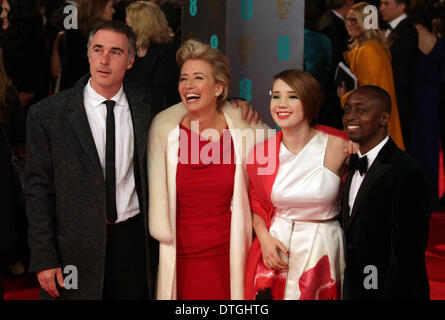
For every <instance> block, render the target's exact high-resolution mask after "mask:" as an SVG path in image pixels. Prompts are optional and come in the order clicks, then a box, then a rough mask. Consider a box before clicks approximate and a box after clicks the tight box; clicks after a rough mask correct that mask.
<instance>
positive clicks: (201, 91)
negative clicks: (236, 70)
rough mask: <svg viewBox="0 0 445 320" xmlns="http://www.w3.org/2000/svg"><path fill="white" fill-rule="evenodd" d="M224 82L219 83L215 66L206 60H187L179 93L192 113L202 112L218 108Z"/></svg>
mask: <svg viewBox="0 0 445 320" xmlns="http://www.w3.org/2000/svg"><path fill="white" fill-rule="evenodd" d="M223 87H224V86H223V84H221V83H217V82H216V81H215V78H214V76H213V67H212V66H211V65H210V63H208V62H206V61H204V60H198V59H196V60H195V59H190V60H187V61H186V62H185V63H184V64H183V65H182V68H181V75H180V78H179V86H178V90H179V94H180V95H181V100H182V102H183V103H184V105H185V106H186V108H187V110H188V111H189V112H190V113H198V112H199V113H200V112H203V111H208V110H212V108H214V109H215V110H216V108H217V103H216V101H217V98H218V96H219V95H220V94H222V91H223Z"/></svg>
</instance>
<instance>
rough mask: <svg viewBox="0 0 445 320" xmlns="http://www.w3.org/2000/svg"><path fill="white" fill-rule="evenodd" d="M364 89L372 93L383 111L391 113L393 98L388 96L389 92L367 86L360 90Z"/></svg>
mask: <svg viewBox="0 0 445 320" xmlns="http://www.w3.org/2000/svg"><path fill="white" fill-rule="evenodd" d="M362 89H364V90H366V91H372V93H373V95H374V99H376V100H377V102H378V104H379V105H381V106H382V108H383V110H384V111H385V112H388V113H391V96H390V95H389V94H388V92H386V90H384V89H382V88H380V87H377V86H373V85H366V86H362V87H359V88H358V90H362Z"/></svg>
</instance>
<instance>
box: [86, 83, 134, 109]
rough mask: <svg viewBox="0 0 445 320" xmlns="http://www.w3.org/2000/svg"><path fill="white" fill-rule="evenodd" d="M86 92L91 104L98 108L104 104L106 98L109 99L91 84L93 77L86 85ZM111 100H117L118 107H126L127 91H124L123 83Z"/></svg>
mask: <svg viewBox="0 0 445 320" xmlns="http://www.w3.org/2000/svg"><path fill="white" fill-rule="evenodd" d="M85 88H86V94H87V97H88V101H90V103H91V106H92V107H93V108H96V107H98V106H100V105H102V104H103V102H104V101H105V100H108V99H106V98H104V97H103V96H102V95H100V94H99V93H97V92H96V90H94V89H93V87H92V86H91V78H90V80H88V83H87V85H86V87H85ZM109 100H113V101H116V105H115V106H116V107H125V105H126V104H125V93H124V86H123V85H121V88H120V89H119V91H118V92H117V93H116V94H115V95H114V96H113V97H112V98H111V99H109Z"/></svg>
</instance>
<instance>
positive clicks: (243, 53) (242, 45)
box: [238, 36, 255, 62]
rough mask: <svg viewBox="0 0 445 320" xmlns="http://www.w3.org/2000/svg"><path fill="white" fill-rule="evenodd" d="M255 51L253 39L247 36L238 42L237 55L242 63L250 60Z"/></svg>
mask: <svg viewBox="0 0 445 320" xmlns="http://www.w3.org/2000/svg"><path fill="white" fill-rule="evenodd" d="M254 49H255V39H254V38H252V37H249V36H245V37H242V38H241V39H240V40H239V42H238V53H239V56H240V58H241V61H242V62H247V61H249V60H250V58H251V57H252V54H253V50H254Z"/></svg>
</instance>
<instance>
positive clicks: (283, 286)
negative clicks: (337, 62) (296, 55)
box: [245, 70, 353, 300]
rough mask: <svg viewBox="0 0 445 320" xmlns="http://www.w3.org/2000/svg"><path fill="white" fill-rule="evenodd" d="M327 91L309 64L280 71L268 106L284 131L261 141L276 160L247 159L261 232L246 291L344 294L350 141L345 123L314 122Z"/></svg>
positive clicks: (285, 295) (267, 295) (275, 295)
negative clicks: (265, 169) (341, 207)
mask: <svg viewBox="0 0 445 320" xmlns="http://www.w3.org/2000/svg"><path fill="white" fill-rule="evenodd" d="M322 98H323V95H322V92H321V89H320V86H319V84H318V82H317V81H316V80H315V79H314V78H313V77H312V76H311V75H309V74H308V73H306V72H305V71H301V70H285V71H283V72H281V73H279V74H278V75H276V76H275V81H274V84H273V88H272V90H271V102H270V112H271V114H272V117H273V119H274V120H275V122H276V124H277V125H278V126H279V127H281V131H279V132H278V133H277V135H276V136H275V137H272V138H271V139H269V140H268V141H266V142H265V143H264V144H262V145H258V146H256V149H258V148H264V149H265V150H266V149H267V152H268V161H272V162H274V164H275V167H276V168H275V170H274V172H273V173H271V174H266V175H264V174H261V173H260V172H261V171H260V170H258V169H259V168H260V167H261V164H260V163H259V162H258V161H254V160H252V161H251V162H249V163H251V164H249V165H248V166H247V171H248V174H249V178H250V187H249V188H250V189H249V196H250V202H251V207H252V211H253V228H254V231H255V234H256V239H255V243H254V244H253V245H252V248H251V252H250V254H249V260H248V266H247V273H246V292H245V297H246V298H247V299H290V300H298V299H317V300H318V299H340V298H341V290H342V288H341V287H342V282H343V269H344V250H343V249H344V248H343V233H342V229H341V227H340V224H339V222H338V220H337V218H338V214H339V211H338V201H337V200H338V199H339V191H340V184H341V177H342V173H343V169H344V166H345V162H346V160H347V158H348V155H349V151H351V152H352V150H353V145H352V144H349V143H348V142H347V141H346V139H345V138H344V137H345V135H344V133H343V132H342V131H339V130H337V129H333V128H329V127H325V126H317V125H313V124H312V122H313V120H314V118H315V116H316V115H317V113H318V111H319V109H320V106H321V103H322ZM273 146H276V147H275V148H274V147H273ZM256 149H255V150H254V153H255V152H257V150H256ZM274 149H275V150H274ZM267 152H266V153H267ZM252 154H253V153H252ZM252 154H251V155H252ZM252 159H253V158H252ZM252 162H253V163H252ZM259 252H260V253H259Z"/></svg>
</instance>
